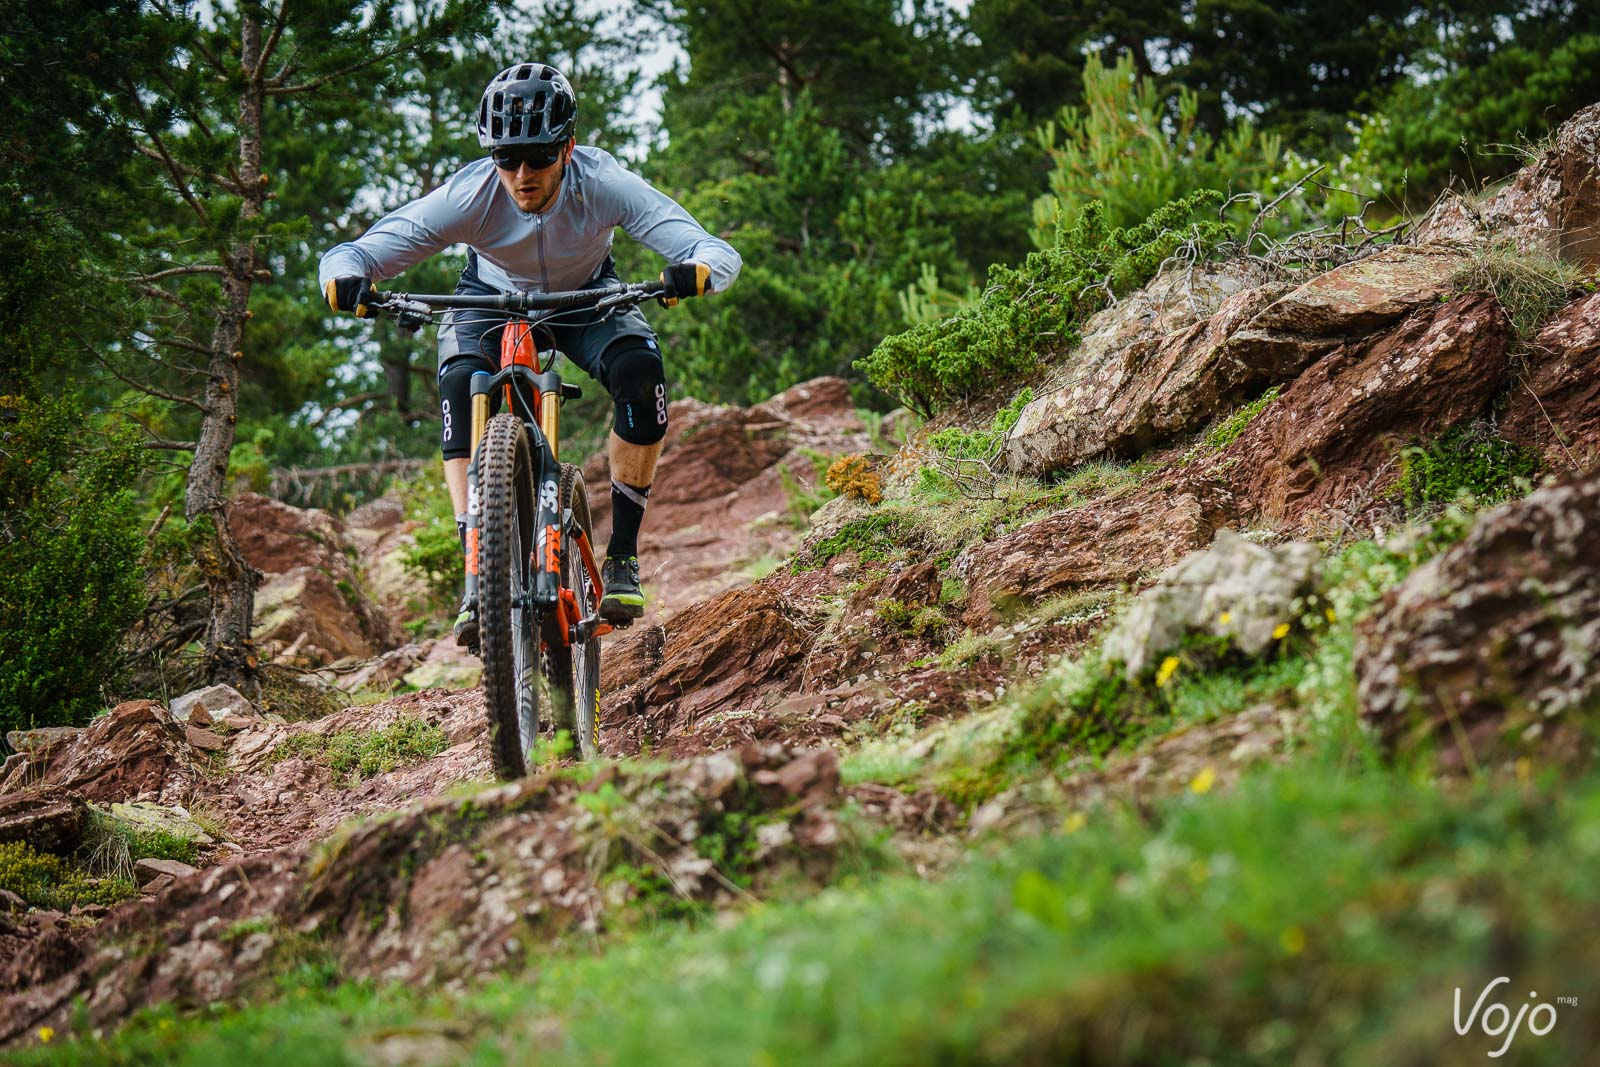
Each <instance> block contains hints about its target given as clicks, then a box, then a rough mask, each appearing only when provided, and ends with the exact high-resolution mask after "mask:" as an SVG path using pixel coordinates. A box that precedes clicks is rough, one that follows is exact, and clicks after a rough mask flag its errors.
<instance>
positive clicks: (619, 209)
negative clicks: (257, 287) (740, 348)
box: [318, 145, 742, 293]
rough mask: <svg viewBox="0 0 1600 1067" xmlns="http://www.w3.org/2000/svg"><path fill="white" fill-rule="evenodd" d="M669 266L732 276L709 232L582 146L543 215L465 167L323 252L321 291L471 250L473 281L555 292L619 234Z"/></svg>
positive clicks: (721, 245) (722, 248)
mask: <svg viewBox="0 0 1600 1067" xmlns="http://www.w3.org/2000/svg"><path fill="white" fill-rule="evenodd" d="M618 226H621V227H622V229H623V230H624V231H625V232H626V233H627V234H628V236H630V237H632V238H633V239H634V240H636V241H638V242H639V243H641V244H643V245H644V246H645V247H647V248H650V249H652V250H654V251H656V252H659V253H660V254H661V255H663V256H665V257H666V259H667V262H668V263H681V262H685V261H690V260H692V261H695V262H699V263H704V264H705V265H706V266H708V267H710V268H711V288H712V290H713V291H714V292H719V293H720V292H722V291H723V290H725V289H727V288H728V287H729V286H730V285H732V284H733V283H734V279H736V278H738V277H739V268H740V266H741V263H742V261H741V260H740V258H739V253H738V252H735V251H734V250H733V246H732V245H730V244H728V242H726V241H724V240H722V239H721V238H720V237H714V236H712V235H711V234H709V233H707V232H706V230H705V228H704V227H703V226H701V225H700V224H699V223H698V222H696V221H695V220H694V217H693V216H692V215H690V214H689V213H688V212H687V211H685V210H684V209H683V208H682V207H680V206H679V205H678V203H677V202H676V201H675V200H673V199H672V198H671V197H669V196H667V195H666V194H665V193H662V192H661V191H659V190H658V189H656V188H655V187H654V186H653V185H651V184H650V183H649V182H647V181H645V180H644V179H643V178H641V177H639V176H638V175H637V174H634V173H633V172H632V171H630V170H628V169H627V168H625V167H624V166H622V164H620V163H618V162H617V161H616V158H615V157H613V156H612V155H611V153H610V152H606V151H604V150H602V149H599V148H591V147H589V146H587V145H580V146H578V147H577V148H575V149H574V150H573V153H572V160H571V162H570V163H568V164H567V170H566V174H565V176H564V178H563V179H562V182H561V190H560V192H559V193H557V195H556V200H555V203H554V204H552V205H551V206H550V207H549V208H548V209H547V210H545V211H544V212H542V213H534V212H530V211H523V210H522V209H521V208H519V207H517V205H516V202H515V201H513V200H512V199H511V194H509V193H507V192H506V191H505V189H504V188H502V187H501V185H500V179H499V178H498V177H497V176H496V174H495V165H494V161H493V160H492V159H488V158H484V159H480V160H478V161H476V162H474V163H469V164H467V165H466V166H465V167H463V168H461V170H459V171H457V172H456V173H455V175H454V176H452V177H451V178H450V180H449V181H447V182H445V183H444V184H443V185H441V186H439V188H437V189H435V190H434V191H433V192H431V193H429V194H428V195H427V196H424V197H422V198H421V199H420V200H413V201H412V202H411V203H409V204H407V205H406V206H405V207H402V208H400V209H399V210H397V211H394V212H391V213H390V214H388V215H385V216H384V217H383V218H382V219H380V220H378V222H377V223H375V224H374V225H373V227H372V229H370V230H368V231H367V232H366V233H364V234H362V235H361V236H360V237H358V238H356V239H355V240H354V241H347V242H345V243H344V244H341V245H335V246H334V247H333V248H330V249H328V251H326V252H324V253H323V255H322V263H321V268H320V270H319V272H318V285H319V286H321V287H323V288H326V287H327V284H328V281H329V279H332V278H343V277H349V276H352V275H356V276H361V277H366V278H370V279H372V280H373V281H381V280H383V279H386V278H393V277H394V276H395V275H397V274H399V273H401V272H402V271H404V270H405V269H406V268H408V267H410V266H413V265H414V264H416V263H418V262H420V261H422V260H424V259H427V258H428V257H429V256H431V255H433V254H435V253H436V252H439V251H442V250H443V249H445V248H448V247H449V246H450V245H453V244H466V245H469V246H471V247H472V248H473V249H474V250H476V251H477V253H478V276H479V277H480V278H481V279H482V280H483V282H484V283H485V284H488V285H492V286H494V287H495V288H496V289H500V290H502V291H506V292H512V291H526V290H533V291H535V292H548V293H553V292H561V291H564V290H569V289H577V288H580V287H582V286H583V284H584V283H585V282H588V281H589V280H591V279H592V278H593V277H594V276H595V273H596V272H597V271H598V270H599V269H600V265H601V264H602V263H604V262H605V259H606V257H607V256H608V255H610V254H611V238H612V235H613V233H614V232H615V231H616V228H617V227H618Z"/></svg>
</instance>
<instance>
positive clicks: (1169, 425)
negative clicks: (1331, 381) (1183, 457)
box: [1006, 248, 1465, 475]
mask: <svg viewBox="0 0 1600 1067" xmlns="http://www.w3.org/2000/svg"><path fill="white" fill-rule="evenodd" d="M1464 263H1465V260H1464V259H1463V258H1462V257H1461V256H1460V255H1458V254H1457V253H1455V252H1452V251H1449V250H1445V249H1418V248H1391V249H1387V250H1385V251H1383V252H1380V253H1378V254H1376V255H1372V256H1367V257H1365V258H1362V259H1358V260H1354V261H1352V262H1350V263H1346V264H1344V265H1343V266H1340V267H1336V268H1335V269H1333V270H1330V271H1327V272H1325V273H1323V274H1319V275H1317V276H1316V277H1314V278H1312V279H1310V280H1309V281H1307V282H1305V283H1304V284H1302V285H1299V286H1296V287H1292V288H1290V287H1285V286H1283V285H1263V286H1259V287H1255V288H1248V289H1243V290H1241V291H1238V292H1235V293H1234V294H1233V295H1231V296H1229V297H1228V298H1227V299H1226V300H1224V301H1223V303H1222V305H1221V306H1220V307H1219V308H1218V309H1217V311H1216V312H1215V314H1213V315H1211V316H1210V317H1209V318H1208V319H1206V320H1204V321H1199V322H1194V323H1192V324H1187V325H1185V324H1181V323H1174V322H1171V321H1169V320H1162V319H1161V318H1159V317H1157V318H1150V319H1148V320H1132V321H1126V320H1123V319H1116V320H1112V321H1113V322H1117V323H1123V328H1122V331H1121V332H1120V333H1117V334H1110V333H1108V331H1107V330H1106V329H1105V328H1104V327H1101V328H1099V329H1096V328H1094V327H1095V323H1096V322H1098V321H1099V320H1098V319H1097V320H1094V321H1092V322H1091V329H1090V331H1089V333H1088V334H1087V336H1086V340H1085V343H1084V344H1083V345H1081V346H1080V347H1079V348H1078V349H1076V350H1075V351H1074V353H1073V354H1072V356H1070V357H1069V362H1068V364H1067V366H1068V367H1069V368H1070V378H1069V380H1068V381H1067V382H1066V383H1065V384H1062V385H1060V386H1059V387H1057V388H1053V389H1048V390H1045V391H1043V392H1042V393H1040V395H1038V396H1037V397H1035V399H1034V400H1033V402H1032V403H1030V404H1029V405H1028V406H1027V407H1026V408H1024V409H1023V411H1022V415H1021V417H1020V418H1019V419H1018V421H1017V425H1016V427H1015V429H1013V431H1012V433H1011V434H1010V436H1009V438H1008V439H1007V443H1006V462H1007V464H1008V465H1009V466H1010V467H1011V468H1012V469H1013V470H1016V471H1019V472H1022V473H1026V474H1036V475H1038V474H1046V473H1049V472H1051V471H1058V470H1064V469H1067V468H1070V467H1073V466H1075V465H1077V464H1079V463H1082V462H1084V461H1086V460H1088V459H1091V458H1093V457H1095V456H1100V455H1105V454H1114V455H1133V454H1137V453H1139V452H1142V451H1145V450H1147V449H1149V448H1151V447H1155V446H1159V445H1162V444H1165V443H1168V442H1170V441H1172V440H1174V439H1175V438H1177V437H1178V436H1180V435H1182V434H1185V433H1188V432H1191V431H1193V430H1196V429H1199V428H1200V427H1201V426H1204V425H1205V424H1206V423H1207V422H1208V421H1210V420H1211V419H1213V418H1214V417H1216V416H1217V415H1219V414H1221V413H1223V412H1225V411H1227V410H1228V408H1230V407H1232V406H1235V405H1237V404H1239V403H1241V402H1243V401H1245V400H1248V399H1250V398H1251V397H1252V396H1254V395H1255V394H1257V393H1259V392H1261V391H1262V390H1264V389H1266V388H1267V387H1269V386H1272V385H1275V384H1279V383H1281V382H1285V381H1288V380H1290V379H1292V378H1293V377H1294V376H1295V375H1297V374H1299V373H1300V372H1301V371H1302V370H1303V369H1305V368H1306V367H1307V366H1309V365H1311V364H1312V363H1314V362H1315V361H1316V360H1318V359H1320V358H1321V357H1322V356H1324V355H1325V354H1327V353H1328V352H1331V351H1333V350H1334V349H1335V348H1337V347H1339V346H1340V345H1342V344H1346V343H1348V342H1350V341H1351V340H1352V339H1356V338H1361V337H1365V336H1367V335H1369V334H1371V333H1373V332H1374V331H1377V330H1380V329H1383V328H1384V327H1386V326H1389V325H1392V324H1393V323H1395V322H1397V321H1398V320H1400V319H1401V318H1403V317H1404V316H1406V315H1408V314H1409V313H1411V312H1412V311H1414V310H1416V309H1417V308H1419V307H1422V306H1424V305H1427V304H1430V303H1434V302H1436V301H1437V300H1438V299H1439V297H1440V296H1441V295H1442V294H1444V293H1446V292H1448V291H1449V287H1450V282H1451V279H1452V278H1453V277H1454V276H1455V275H1456V274H1457V273H1458V272H1459V271H1460V270H1461V268H1462V266H1463V265H1464ZM1286 290H1287V291H1286ZM1113 310H1115V309H1113ZM1101 314H1102V315H1105V314H1107V313H1105V312H1102V313H1101ZM1091 341H1093V342H1094V343H1093V344H1091Z"/></svg>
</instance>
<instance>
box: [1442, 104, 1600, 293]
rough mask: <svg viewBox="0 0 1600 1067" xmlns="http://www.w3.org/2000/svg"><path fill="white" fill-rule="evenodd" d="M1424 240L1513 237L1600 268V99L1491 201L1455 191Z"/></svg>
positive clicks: (1532, 249)
mask: <svg viewBox="0 0 1600 1067" xmlns="http://www.w3.org/2000/svg"><path fill="white" fill-rule="evenodd" d="M1416 238H1417V240H1419V241H1432V242H1439V243H1457V244H1477V243H1482V242H1485V241H1495V242H1510V243H1512V244H1514V245H1516V246H1517V247H1518V248H1521V249H1523V250H1524V251H1529V252H1542V253H1546V254H1549V253H1555V254H1558V255H1560V256H1561V257H1562V258H1564V259H1567V260H1570V261H1572V262H1574V263H1577V264H1579V265H1581V266H1586V267H1593V266H1596V265H1600V104H1591V105H1590V106H1588V107H1586V108H1584V109H1583V110H1582V111H1580V112H1578V113H1577V114H1576V115H1574V116H1572V118H1570V119H1568V120H1567V121H1566V122H1565V123H1563V124H1562V126H1561V128H1560V129H1559V130H1557V131H1556V136H1555V140H1554V141H1553V142H1552V143H1551V146H1550V147H1549V148H1548V149H1547V150H1545V152H1544V153H1543V154H1542V155H1541V156H1540V157H1539V158H1538V159H1537V160H1535V161H1534V162H1533V163H1532V164H1530V165H1529V166H1526V167H1523V168H1522V170H1520V171H1518V172H1517V174H1516V176H1515V177H1514V178H1512V179H1511V181H1510V182H1508V183H1507V184H1506V185H1504V186H1502V187H1500V188H1499V189H1498V190H1496V191H1495V192H1494V193H1493V194H1492V195H1491V196H1490V197H1489V198H1488V199H1487V200H1484V201H1482V202H1479V203H1474V202H1473V201H1472V200H1470V199H1468V198H1466V197H1462V196H1458V195H1454V194H1452V195H1450V196H1448V197H1446V198H1445V200H1444V201H1442V202H1441V203H1440V205H1439V206H1438V207H1437V208H1436V209H1435V210H1434V211H1433V212H1432V213H1431V214H1430V215H1429V216H1428V218H1427V219H1425V220H1423V222H1422V223H1421V225H1419V226H1418V227H1417V230H1416Z"/></svg>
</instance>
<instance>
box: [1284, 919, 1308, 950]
mask: <svg viewBox="0 0 1600 1067" xmlns="http://www.w3.org/2000/svg"><path fill="white" fill-rule="evenodd" d="M1278 944H1280V945H1282V946H1283V951H1285V952H1287V953H1288V954H1289V955H1291V956H1298V955H1300V953H1302V952H1304V951H1305V950H1306V932H1305V931H1304V930H1302V929H1300V928H1299V927H1298V926H1291V927H1289V928H1288V929H1287V930H1285V931H1284V932H1283V933H1282V934H1280V935H1278Z"/></svg>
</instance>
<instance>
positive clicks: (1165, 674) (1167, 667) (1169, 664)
mask: <svg viewBox="0 0 1600 1067" xmlns="http://www.w3.org/2000/svg"><path fill="white" fill-rule="evenodd" d="M1177 669H1178V657H1177V656H1168V657H1167V658H1166V659H1164V660H1162V661H1161V668H1160V669H1159V670H1157V671H1156V688H1157V689H1160V688H1162V687H1163V686H1165V685H1166V684H1167V683H1168V682H1170V681H1172V672H1173V671H1175V670H1177Z"/></svg>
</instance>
